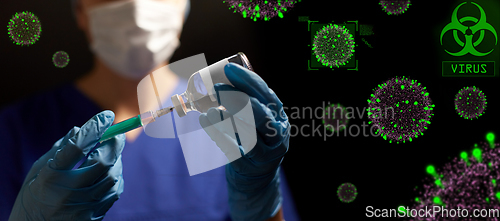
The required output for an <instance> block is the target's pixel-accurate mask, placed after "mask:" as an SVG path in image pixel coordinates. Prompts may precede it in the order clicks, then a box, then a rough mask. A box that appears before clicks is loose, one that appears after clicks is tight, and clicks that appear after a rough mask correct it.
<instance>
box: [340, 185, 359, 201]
mask: <svg viewBox="0 0 500 221" xmlns="http://www.w3.org/2000/svg"><path fill="white" fill-rule="evenodd" d="M337 196H338V197H339V199H340V201H342V202H344V203H350V202H352V201H354V200H355V199H356V197H357V196H358V190H357V189H356V187H355V186H354V185H352V184H351V183H344V184H342V185H340V186H339V188H338V189H337Z"/></svg>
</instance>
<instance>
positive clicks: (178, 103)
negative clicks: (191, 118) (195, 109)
mask: <svg viewBox="0 0 500 221" xmlns="http://www.w3.org/2000/svg"><path fill="white" fill-rule="evenodd" d="M171 99H172V104H173V105H174V107H175V111H177V115H179V117H184V116H186V106H185V105H184V101H183V100H182V98H181V97H180V96H179V95H178V94H176V95H174V96H172V98H171Z"/></svg>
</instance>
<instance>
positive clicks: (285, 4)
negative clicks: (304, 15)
mask: <svg viewBox="0 0 500 221" xmlns="http://www.w3.org/2000/svg"><path fill="white" fill-rule="evenodd" d="M297 2H300V0H226V1H224V3H228V4H229V9H231V10H233V12H234V13H236V12H238V13H241V14H242V15H243V17H244V18H248V17H249V18H250V19H252V20H254V21H257V19H261V20H264V21H269V19H271V18H274V17H276V16H278V17H280V18H283V13H284V12H286V11H287V10H289V9H290V8H292V7H293V6H294V5H295V4H296V3H297Z"/></svg>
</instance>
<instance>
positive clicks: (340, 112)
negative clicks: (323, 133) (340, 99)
mask: <svg viewBox="0 0 500 221" xmlns="http://www.w3.org/2000/svg"><path fill="white" fill-rule="evenodd" d="M322 122H323V125H324V126H325V127H326V129H327V130H329V131H332V132H335V131H342V130H344V129H345V128H346V126H347V123H348V122H349V118H348V117H347V110H346V108H345V107H343V106H342V105H340V104H330V105H328V106H327V107H325V109H324V110H323V120H322Z"/></svg>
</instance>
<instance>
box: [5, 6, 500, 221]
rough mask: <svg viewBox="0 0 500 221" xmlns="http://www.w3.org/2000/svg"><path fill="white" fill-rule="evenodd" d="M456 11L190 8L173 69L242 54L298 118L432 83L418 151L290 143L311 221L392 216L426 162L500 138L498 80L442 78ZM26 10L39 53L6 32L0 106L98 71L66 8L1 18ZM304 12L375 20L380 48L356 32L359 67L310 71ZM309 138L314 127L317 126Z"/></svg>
mask: <svg viewBox="0 0 500 221" xmlns="http://www.w3.org/2000/svg"><path fill="white" fill-rule="evenodd" d="M456 5H457V3H456V2H455V1H447V0H440V1H414V2H413V1H412V5H411V6H410V8H409V9H408V11H407V12H405V13H404V14H402V15H399V16H393V15H392V16H391V15H387V14H386V13H385V12H384V11H383V10H382V9H381V7H380V5H378V1H333V0H324V1H318V0H317V1H314V0H305V1H302V2H301V3H298V4H297V5H296V6H295V7H294V8H293V9H292V10H290V11H289V12H287V13H286V14H285V16H284V18H283V19H280V18H274V19H272V20H271V21H267V22H265V21H257V22H254V21H251V20H250V19H248V18H247V19H244V18H243V17H242V16H241V15H239V14H233V13H232V11H231V10H229V9H228V7H227V5H226V4H223V3H222V1H213V0H192V3H191V13H190V16H189V18H188V20H187V21H186V24H185V27H184V30H183V33H182V36H181V47H180V48H179V49H178V50H177V51H176V52H175V54H174V56H173V58H172V59H171V61H176V60H180V59H183V58H185V57H188V56H191V55H195V54H198V53H205V56H206V58H207V63H208V64H211V63H213V62H216V61H218V60H220V59H222V58H225V57H227V56H229V55H232V54H235V53H236V52H239V51H242V52H244V53H245V54H246V55H247V56H248V58H249V59H250V61H251V63H252V65H253V66H254V69H255V70H256V72H257V73H258V74H259V75H260V76H262V78H263V79H264V80H265V81H266V82H267V83H268V85H269V87H270V88H272V89H273V90H274V91H275V92H276V93H277V95H278V96H279V98H280V99H281V101H282V102H283V103H284V106H286V107H288V108H289V110H288V112H287V114H288V115H289V116H290V115H291V111H290V108H291V107H299V108H301V109H302V107H311V108H312V109H315V108H317V107H321V106H322V104H323V102H326V103H328V102H332V103H341V104H343V105H344V106H347V107H354V108H359V109H362V108H364V107H366V106H367V102H366V100H367V99H368V97H369V96H370V94H371V92H372V89H373V88H375V87H377V85H378V84H381V83H383V82H384V81H386V80H388V79H390V78H392V77H394V76H403V75H404V76H408V77H410V78H411V79H415V80H418V81H419V82H420V83H422V85H423V86H425V87H427V90H428V92H429V94H430V98H431V99H432V101H433V103H434V104H435V105H436V107H435V110H434V114H435V116H434V117H433V119H432V120H431V122H432V124H431V125H430V126H429V129H428V130H427V131H426V132H425V133H424V134H425V135H424V136H419V138H417V139H414V141H413V142H411V143H405V144H394V143H392V144H390V143H389V142H387V141H385V140H383V139H382V138H380V137H363V136H362V135H360V136H358V137H352V136H347V137H345V136H339V137H337V136H334V137H328V138H326V141H324V138H323V137H320V136H319V135H318V134H316V135H315V136H314V137H313V136H308V137H306V136H300V135H298V136H294V137H292V138H291V141H290V149H289V152H288V153H287V155H286V157H285V159H284V161H283V168H284V170H285V172H286V174H287V177H288V181H289V183H290V186H291V188H292V191H293V196H294V197H295V202H296V205H297V208H298V210H299V213H300V215H301V217H302V219H304V220H312V219H315V218H318V219H319V218H333V219H335V220H336V219H337V218H338V219H340V220H346V219H349V220H354V219H356V220H359V219H366V214H365V212H366V211H365V210H366V207H367V206H373V207H374V208H378V209H384V208H386V209H389V208H396V207H397V206H399V205H410V204H411V203H412V199H414V198H415V197H416V196H417V195H416V194H415V193H414V192H413V188H414V187H415V186H417V185H419V186H421V184H422V181H421V180H422V179H423V178H424V177H426V176H428V175H427V174H426V172H425V167H426V166H427V165H429V164H433V165H435V166H437V167H439V166H442V165H443V164H444V163H446V162H448V161H450V157H451V158H453V157H456V156H458V155H459V153H460V152H461V151H463V150H469V149H470V147H471V146H472V145H473V144H474V143H476V142H479V141H483V140H484V138H485V134H486V133H487V132H488V131H494V132H496V134H497V136H500V133H499V129H498V123H499V122H500V121H499V120H500V117H499V115H498V113H499V105H498V101H499V100H500V98H499V93H498V90H497V87H498V84H499V83H500V79H499V78H442V77H441V61H442V60H443V59H442V57H441V56H440V53H441V50H442V49H441V48H440V45H439V32H440V30H441V29H442V27H444V26H443V25H445V24H446V23H448V22H449V21H450V16H451V12H452V10H453V9H454V8H455V7H456ZM24 10H27V11H31V12H33V13H34V14H35V15H37V16H38V18H39V19H40V21H41V22H42V30H43V31H42V34H41V38H40V40H39V41H38V42H36V43H35V44H34V45H31V46H29V47H26V46H24V47H21V46H18V45H15V44H13V43H12V41H11V40H10V39H9V37H8V35H7V30H4V34H2V35H0V48H1V49H2V50H1V56H2V59H0V62H1V67H2V87H0V97H1V99H0V105H1V106H4V105H8V104H10V103H13V102H15V101H17V100H20V99H23V98H24V97H27V96H30V95H32V94H35V93H38V92H40V91H43V90H48V89H50V88H53V87H55V86H57V85H59V84H62V83H64V82H68V81H72V80H74V79H76V78H78V77H79V76H82V75H83V74H85V73H86V72H87V71H89V70H90V68H91V65H92V55H91V53H90V52H89V50H88V46H87V43H86V41H85V37H84V36H83V34H82V32H80V31H79V30H78V29H77V27H76V25H75V22H74V19H73V17H72V14H71V10H70V4H69V1H68V0H51V1H41V0H5V1H3V2H2V7H0V21H4V25H5V26H6V25H7V23H8V21H9V19H10V17H11V16H12V15H13V14H15V12H19V11H24ZM299 16H309V18H310V20H315V21H320V22H322V23H328V22H331V21H332V20H333V21H335V22H336V23H337V22H338V23H342V22H344V21H353V20H358V21H359V23H360V24H371V25H373V26H374V28H375V29H374V31H375V35H374V36H368V37H366V38H365V39H367V41H368V42H369V43H370V44H371V45H373V46H374V48H368V47H367V46H366V45H365V44H364V43H363V42H362V40H361V37H362V36H359V35H358V36H357V37H356V39H355V40H356V43H357V45H358V47H357V48H356V58H357V59H358V60H359V71H347V70H344V69H337V70H334V71H332V70H331V69H321V70H316V71H308V70H307V60H308V59H309V58H310V53H311V50H310V47H309V46H308V45H309V44H310V33H309V32H308V31H307V22H298V17H299ZM497 18H498V17H497ZM0 23H1V22H0ZM497 32H498V33H500V29H499V28H497ZM59 50H64V51H66V52H67V53H68V54H69V56H70V59H71V61H70V63H69V65H68V66H67V67H65V68H63V69H60V68H56V67H54V65H53V64H52V61H51V59H52V54H53V53H54V52H56V51H59ZM495 50H498V45H497V47H496V49H495ZM497 66H498V64H497ZM497 71H498V67H497ZM474 85H475V86H476V87H478V88H480V89H481V90H482V91H483V92H484V93H485V95H486V96H487V99H488V108H487V110H486V112H485V114H484V115H483V116H481V117H480V118H479V119H477V120H472V121H471V120H465V119H463V118H461V117H459V116H458V114H457V113H456V112H455V110H454V106H453V98H454V96H455V94H456V93H457V92H458V90H460V89H461V88H463V87H465V86H474ZM33 108H36V107H33ZM300 114H302V112H301V113H300ZM313 117H314V116H313ZM313 121H314V123H315V125H318V124H320V123H321V120H319V119H315V118H312V119H311V118H310V117H309V115H308V116H307V118H306V119H290V123H291V124H293V125H296V126H297V127H299V128H300V127H301V126H303V125H311V126H312V122H313ZM367 121H368V119H367V118H366V113H365V116H363V118H362V119H358V116H357V114H356V119H352V120H351V121H350V124H351V125H354V124H356V125H358V126H360V125H361V124H362V123H363V122H367ZM306 129H307V128H306ZM322 131H323V128H322V127H321V132H322ZM292 132H293V131H292ZM295 132H296V131H295ZM306 132H307V133H311V132H312V131H311V129H310V128H309V129H308V130H306ZM345 182H350V183H352V184H354V185H355V186H356V187H357V190H358V197H357V198H356V200H355V201H353V202H352V203H349V204H345V203H342V202H340V200H339V199H338V198H337V196H336V192H337V187H338V186H339V185H341V184H342V183H345Z"/></svg>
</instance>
